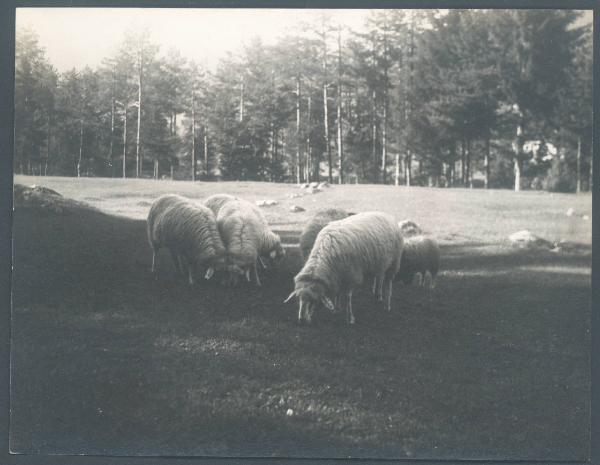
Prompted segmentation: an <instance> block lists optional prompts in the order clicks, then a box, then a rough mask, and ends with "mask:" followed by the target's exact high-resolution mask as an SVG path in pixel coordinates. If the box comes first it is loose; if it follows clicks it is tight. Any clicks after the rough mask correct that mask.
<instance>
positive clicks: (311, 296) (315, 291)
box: [285, 282, 335, 323]
mask: <svg viewBox="0 0 600 465" xmlns="http://www.w3.org/2000/svg"><path fill="white" fill-rule="evenodd" d="M292 297H297V298H298V302H299V304H300V308H299V310H298V321H299V322H300V323H302V322H306V323H310V322H311V321H312V316H313V314H314V312H315V310H316V309H317V308H318V307H320V306H324V307H325V308H327V309H328V310H330V311H332V312H333V311H334V310H335V306H334V304H333V302H332V301H331V299H330V298H329V297H327V292H326V288H325V286H324V285H323V284H322V283H319V282H311V283H296V289H295V290H294V291H293V292H292V293H291V294H290V295H289V296H288V298H287V299H286V300H285V302H288V301H289V300H290V299H291V298H292Z"/></svg>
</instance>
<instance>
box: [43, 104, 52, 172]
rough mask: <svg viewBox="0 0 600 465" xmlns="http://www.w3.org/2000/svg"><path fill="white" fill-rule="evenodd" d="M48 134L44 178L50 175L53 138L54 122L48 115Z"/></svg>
mask: <svg viewBox="0 0 600 465" xmlns="http://www.w3.org/2000/svg"><path fill="white" fill-rule="evenodd" d="M47 129H48V130H47V133H46V160H45V161H44V176H47V175H48V160H49V159H50V138H51V137H52V120H51V118H50V113H48V128H47Z"/></svg>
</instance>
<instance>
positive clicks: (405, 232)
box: [398, 220, 423, 238]
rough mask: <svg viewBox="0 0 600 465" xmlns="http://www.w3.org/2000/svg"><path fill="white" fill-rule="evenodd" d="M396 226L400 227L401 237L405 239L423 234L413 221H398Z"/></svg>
mask: <svg viewBox="0 0 600 465" xmlns="http://www.w3.org/2000/svg"><path fill="white" fill-rule="evenodd" d="M398 226H400V231H401V232H402V237H405V238H406V237H411V236H418V235H420V234H423V230H422V229H421V227H420V226H419V225H418V224H417V223H415V222H414V221H411V220H404V221H400V222H399V223H398Z"/></svg>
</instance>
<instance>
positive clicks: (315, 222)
mask: <svg viewBox="0 0 600 465" xmlns="http://www.w3.org/2000/svg"><path fill="white" fill-rule="evenodd" d="M346 217H348V212H346V211H345V210H343V209H341V208H328V209H326V210H319V211H317V212H316V213H315V215H314V216H313V217H312V218H311V219H310V220H309V222H308V223H307V224H306V225H305V226H304V228H303V229H302V232H301V233H300V254H301V255H302V259H303V260H306V259H307V258H308V256H309V255H310V251H311V250H312V248H313V246H314V244H315V240H316V239H317V235H318V234H319V232H321V230H322V229H323V228H324V227H325V226H327V225H328V224H329V223H331V222H332V221H337V220H341V219H344V218H346Z"/></svg>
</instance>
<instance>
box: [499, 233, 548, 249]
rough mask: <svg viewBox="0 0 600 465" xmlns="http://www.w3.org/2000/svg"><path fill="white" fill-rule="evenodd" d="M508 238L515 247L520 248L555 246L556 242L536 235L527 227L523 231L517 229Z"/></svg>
mask: <svg viewBox="0 0 600 465" xmlns="http://www.w3.org/2000/svg"><path fill="white" fill-rule="evenodd" d="M508 240H509V241H510V243H511V244H512V245H513V246H514V247H519V248H545V249H553V248H555V247H554V244H552V243H551V242H550V241H547V240H546V239H542V238H541V237H538V236H536V235H535V234H533V233H532V232H531V231H528V230H527V229H523V230H522V231H517V232H515V233H513V234H511V235H510V236H508Z"/></svg>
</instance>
